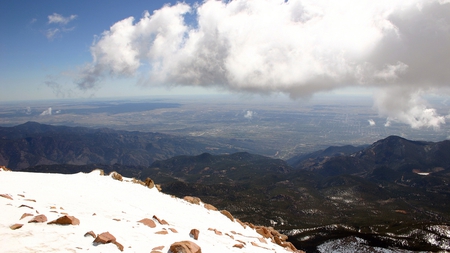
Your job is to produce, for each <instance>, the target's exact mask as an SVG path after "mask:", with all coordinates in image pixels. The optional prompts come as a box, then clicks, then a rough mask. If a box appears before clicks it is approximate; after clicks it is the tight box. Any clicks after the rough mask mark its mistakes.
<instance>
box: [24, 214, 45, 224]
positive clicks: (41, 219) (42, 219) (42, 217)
mask: <svg viewBox="0 0 450 253" xmlns="http://www.w3.org/2000/svg"><path fill="white" fill-rule="evenodd" d="M46 221H47V216H45V215H43V214H39V215H36V216H34V217H33V219H31V220H30V221H28V223H41V222H46Z"/></svg>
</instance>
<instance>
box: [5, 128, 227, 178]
mask: <svg viewBox="0 0 450 253" xmlns="http://www.w3.org/2000/svg"><path fill="white" fill-rule="evenodd" d="M207 150H208V149H207V146H206V145H205V144H202V143H199V142H197V141H195V140H192V139H188V138H185V137H179V136H172V135H167V134H160V133H152V132H137V131H134V132H129V131H119V130H112V129H108V128H101V129H91V128H85V127H66V126H51V125H44V124H39V123H36V122H27V123H25V124H22V125H18V126H15V127H0V164H1V165H5V166H7V167H8V168H10V169H12V170H16V169H23V168H27V167H32V166H37V165H50V164H74V165H85V164H115V163H118V164H123V165H136V166H149V165H150V164H151V163H152V162H154V161H155V160H157V159H167V158H169V157H173V156H176V155H182V154H183V155H196V154H200V153H203V152H206V151H207ZM216 151H217V152H224V153H225V152H228V151H230V150H227V149H220V148H219V149H217V150H216Z"/></svg>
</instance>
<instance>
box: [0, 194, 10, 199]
mask: <svg viewBox="0 0 450 253" xmlns="http://www.w3.org/2000/svg"><path fill="white" fill-rule="evenodd" d="M0 197H3V198H7V199H10V200H13V198H12V197H11V196H10V195H9V194H0Z"/></svg>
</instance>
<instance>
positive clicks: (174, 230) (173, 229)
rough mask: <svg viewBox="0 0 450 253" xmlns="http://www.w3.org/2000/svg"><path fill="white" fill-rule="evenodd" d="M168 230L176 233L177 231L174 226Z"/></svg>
mask: <svg viewBox="0 0 450 253" xmlns="http://www.w3.org/2000/svg"><path fill="white" fill-rule="evenodd" d="M169 230H170V231H172V233H178V231H177V230H176V229H175V228H169Z"/></svg>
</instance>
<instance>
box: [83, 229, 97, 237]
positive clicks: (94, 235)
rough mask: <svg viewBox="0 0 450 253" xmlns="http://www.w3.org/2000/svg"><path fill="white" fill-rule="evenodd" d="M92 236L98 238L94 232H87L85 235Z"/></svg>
mask: <svg viewBox="0 0 450 253" xmlns="http://www.w3.org/2000/svg"><path fill="white" fill-rule="evenodd" d="M89 235H90V236H92V238H97V235H96V234H95V233H94V231H89V232H86V234H84V237H86V236H89Z"/></svg>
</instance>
